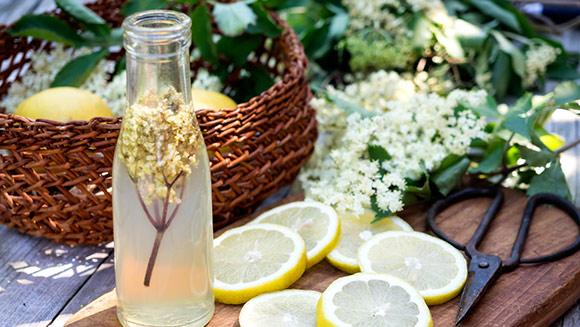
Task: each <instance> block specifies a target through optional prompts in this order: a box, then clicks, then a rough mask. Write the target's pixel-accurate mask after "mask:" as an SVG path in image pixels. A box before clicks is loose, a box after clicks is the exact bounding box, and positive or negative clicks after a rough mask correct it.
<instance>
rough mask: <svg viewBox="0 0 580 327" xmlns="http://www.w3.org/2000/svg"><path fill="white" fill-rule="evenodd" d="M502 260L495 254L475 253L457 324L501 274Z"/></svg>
mask: <svg viewBox="0 0 580 327" xmlns="http://www.w3.org/2000/svg"><path fill="white" fill-rule="evenodd" d="M501 265H502V261H501V259H500V258H499V257H497V256H495V255H488V254H484V255H475V256H473V257H472V258H471V261H470V263H469V273H468V275H467V281H466V282H465V287H464V288H463V293H462V294H461V301H460V302H459V311H457V318H456V320H455V325H456V326H458V325H459V323H460V322H461V321H462V320H463V318H465V316H467V314H468V313H469V312H470V311H471V309H472V308H473V307H474V306H475V304H476V303H477V302H478V301H479V299H481V297H482V295H483V294H484V293H485V291H486V290H487V289H488V288H489V286H490V285H491V284H492V283H493V282H494V281H495V279H496V278H497V277H498V276H499V275H500V274H501Z"/></svg>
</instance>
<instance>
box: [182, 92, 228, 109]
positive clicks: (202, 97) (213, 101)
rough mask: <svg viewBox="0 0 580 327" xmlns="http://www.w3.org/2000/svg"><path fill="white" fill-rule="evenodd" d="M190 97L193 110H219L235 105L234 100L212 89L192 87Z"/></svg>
mask: <svg viewBox="0 0 580 327" xmlns="http://www.w3.org/2000/svg"><path fill="white" fill-rule="evenodd" d="M191 98H192V99H193V108H194V109H195V110H201V109H211V110H220V109H224V108H235V107H236V106H237V104H236V102H235V101H234V100H232V98H230V97H229V96H227V95H225V94H222V93H219V92H214V91H207V90H197V89H192V90H191Z"/></svg>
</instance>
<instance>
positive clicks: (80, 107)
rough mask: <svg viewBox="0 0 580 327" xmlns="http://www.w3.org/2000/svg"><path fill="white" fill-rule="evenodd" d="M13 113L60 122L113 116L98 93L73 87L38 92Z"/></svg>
mask: <svg viewBox="0 0 580 327" xmlns="http://www.w3.org/2000/svg"><path fill="white" fill-rule="evenodd" d="M15 114H16V115H19V116H23V117H28V118H31V119H38V118H42V119H50V120H55V121H60V122H68V121H71V120H90V119H91V118H93V117H113V113H112V112H111V109H109V107H108V106H107V104H106V103H105V101H103V99H101V98H100V97H99V96H98V95H96V94H93V93H91V92H89V91H86V90H81V89H77V88H74V87H55V88H51V89H47V90H44V91H42V92H39V93H37V94H35V95H33V96H31V97H29V98H28V99H26V100H24V101H23V102H22V103H21V104H20V105H19V106H18V109H16V112H15Z"/></svg>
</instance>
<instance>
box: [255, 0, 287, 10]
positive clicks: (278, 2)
mask: <svg viewBox="0 0 580 327" xmlns="http://www.w3.org/2000/svg"><path fill="white" fill-rule="evenodd" d="M260 2H261V3H263V4H264V5H265V6H266V7H268V8H280V7H282V6H283V5H285V4H286V3H287V2H288V0H261V1H260Z"/></svg>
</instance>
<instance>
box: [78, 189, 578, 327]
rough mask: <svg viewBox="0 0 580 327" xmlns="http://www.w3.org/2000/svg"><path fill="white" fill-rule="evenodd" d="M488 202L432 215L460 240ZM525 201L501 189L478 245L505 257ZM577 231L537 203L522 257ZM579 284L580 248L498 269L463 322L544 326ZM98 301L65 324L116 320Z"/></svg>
mask: <svg viewBox="0 0 580 327" xmlns="http://www.w3.org/2000/svg"><path fill="white" fill-rule="evenodd" d="M294 199H296V198H294ZM285 202H286V201H285ZM489 202H490V200H488V199H474V200H469V201H466V202H463V203H461V204H457V205H454V206H452V207H450V208H448V209H447V210H445V211H444V212H442V213H441V214H440V215H439V217H438V219H437V221H438V223H439V225H440V226H441V228H442V229H443V230H444V231H445V232H446V233H448V235H451V236H452V237H454V238H455V239H456V240H457V241H460V242H465V241H466V240H467V239H468V238H469V237H470V236H471V234H472V233H473V231H474V230H475V228H476V226H477V224H478V223H479V219H480V217H481V216H482V215H483V213H484V212H485V210H486V209H487V206H488V205H489ZM525 203H526V197H525V195H524V194H522V193H520V192H517V191H513V190H506V201H505V204H504V206H503V208H502V210H501V212H500V214H499V215H498V217H497V218H496V220H495V221H494V222H493V224H492V226H491V228H490V231H489V234H488V237H487V238H486V239H485V241H484V242H483V243H482V245H481V247H480V249H481V250H483V251H486V252H489V253H493V254H497V255H500V256H502V257H504V258H505V257H507V255H508V254H509V252H510V250H511V244H512V242H513V240H514V239H515V236H516V233H517V228H518V226H519V223H520V220H521V217H522V213H523V209H524V206H525ZM426 209H427V208H426V207H421V206H415V207H412V208H410V209H408V210H406V211H405V212H404V213H403V214H401V216H402V217H403V218H405V219H406V220H407V221H408V222H409V223H410V224H411V225H412V226H413V228H415V229H416V230H419V231H425V228H426V224H425V215H426ZM248 219H250V218H248ZM246 221H247V220H246ZM241 223H243V222H239V223H237V224H236V225H239V224H241ZM232 227H234V226H232ZM230 228H231V227H230ZM222 232H223V231H222ZM578 232H579V231H578V228H577V227H576V226H575V225H574V223H573V222H572V221H571V220H570V218H568V216H566V214H565V213H563V212H561V211H559V210H558V209H555V208H551V207H540V208H538V209H537V210H536V214H535V216H534V220H533V223H532V227H531V230H530V234H529V238H528V242H527V243H526V247H525V250H524V257H531V256H537V255H542V254H547V253H549V252H552V251H554V250H557V249H559V248H562V247H564V246H566V245H567V244H569V243H571V242H572V241H573V240H574V239H575V237H576V235H577V234H578ZM218 233H219V232H218ZM345 275H346V274H345V273H343V272H341V271H339V270H337V269H335V268H334V267H332V266H331V265H329V264H328V263H327V262H326V261H324V262H322V263H320V264H318V265H316V266H314V267H313V268H311V269H310V270H309V271H307V272H306V273H305V274H304V275H303V276H302V278H301V279H300V280H299V281H298V282H296V283H295V284H294V285H292V288H299V289H313V290H318V291H324V289H325V288H326V287H327V286H328V285H329V284H330V283H331V282H332V281H334V280H335V279H336V278H339V277H341V276H345ZM579 288H580V252H579V253H576V254H575V255H573V256H570V257H568V258H565V259H563V260H560V261H558V262H555V263H551V264H544V265H530V266H525V267H521V268H520V269H517V270H516V271H514V272H512V273H509V274H505V275H502V276H501V277H500V278H499V279H498V280H497V282H496V283H495V284H494V285H493V287H492V288H491V289H490V290H489V292H488V293H487V294H486V296H485V297H484V298H483V299H482V300H481V302H480V304H479V305H478V306H477V307H476V309H475V311H474V312H473V314H472V315H471V316H469V317H468V319H467V320H466V321H465V322H464V323H463V324H462V326H466V327H469V326H486V327H496V326H497V327H500V326H501V327H512V326H513V327H516V326H517V327H524V326H525V327H544V326H548V325H549V324H550V323H551V322H553V321H555V320H556V319H557V318H558V317H559V316H560V315H562V314H563V313H564V312H565V311H566V310H567V309H568V308H569V307H570V306H571V305H572V304H573V303H574V302H575V301H576V300H577V299H578V298H579V297H580V293H579V292H578V289H579ZM97 301H99V302H98V303H94V304H91V305H90V306H89V307H87V308H85V309H83V310H81V311H80V312H79V313H77V314H76V315H75V316H73V318H72V319H71V320H70V321H69V323H68V324H67V326H71V327H85V326H87V327H88V326H106V327H118V326H120V324H119V323H118V322H117V320H116V317H115V315H116V314H115V310H114V309H113V308H114V305H115V302H116V298H115V294H114V292H113V293H108V294H106V295H104V296H103V297H101V298H100V299H99V300H97ZM458 302H459V299H458V298H455V299H454V300H452V301H450V302H448V303H446V304H443V305H439V306H434V307H431V313H432V315H433V320H434V323H435V326H444V327H447V326H454V323H453V322H454V318H455V314H456V311H457V307H458ZM240 308H241V306H231V305H223V304H216V314H215V316H214V318H213V319H212V321H211V322H210V323H209V325H208V326H212V327H213V326H215V327H218V326H219V327H230V326H231V327H236V326H239V325H238V322H237V317H238V314H239V310H240ZM102 322H106V323H107V324H101V323H102ZM98 324H100V325H98Z"/></svg>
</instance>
